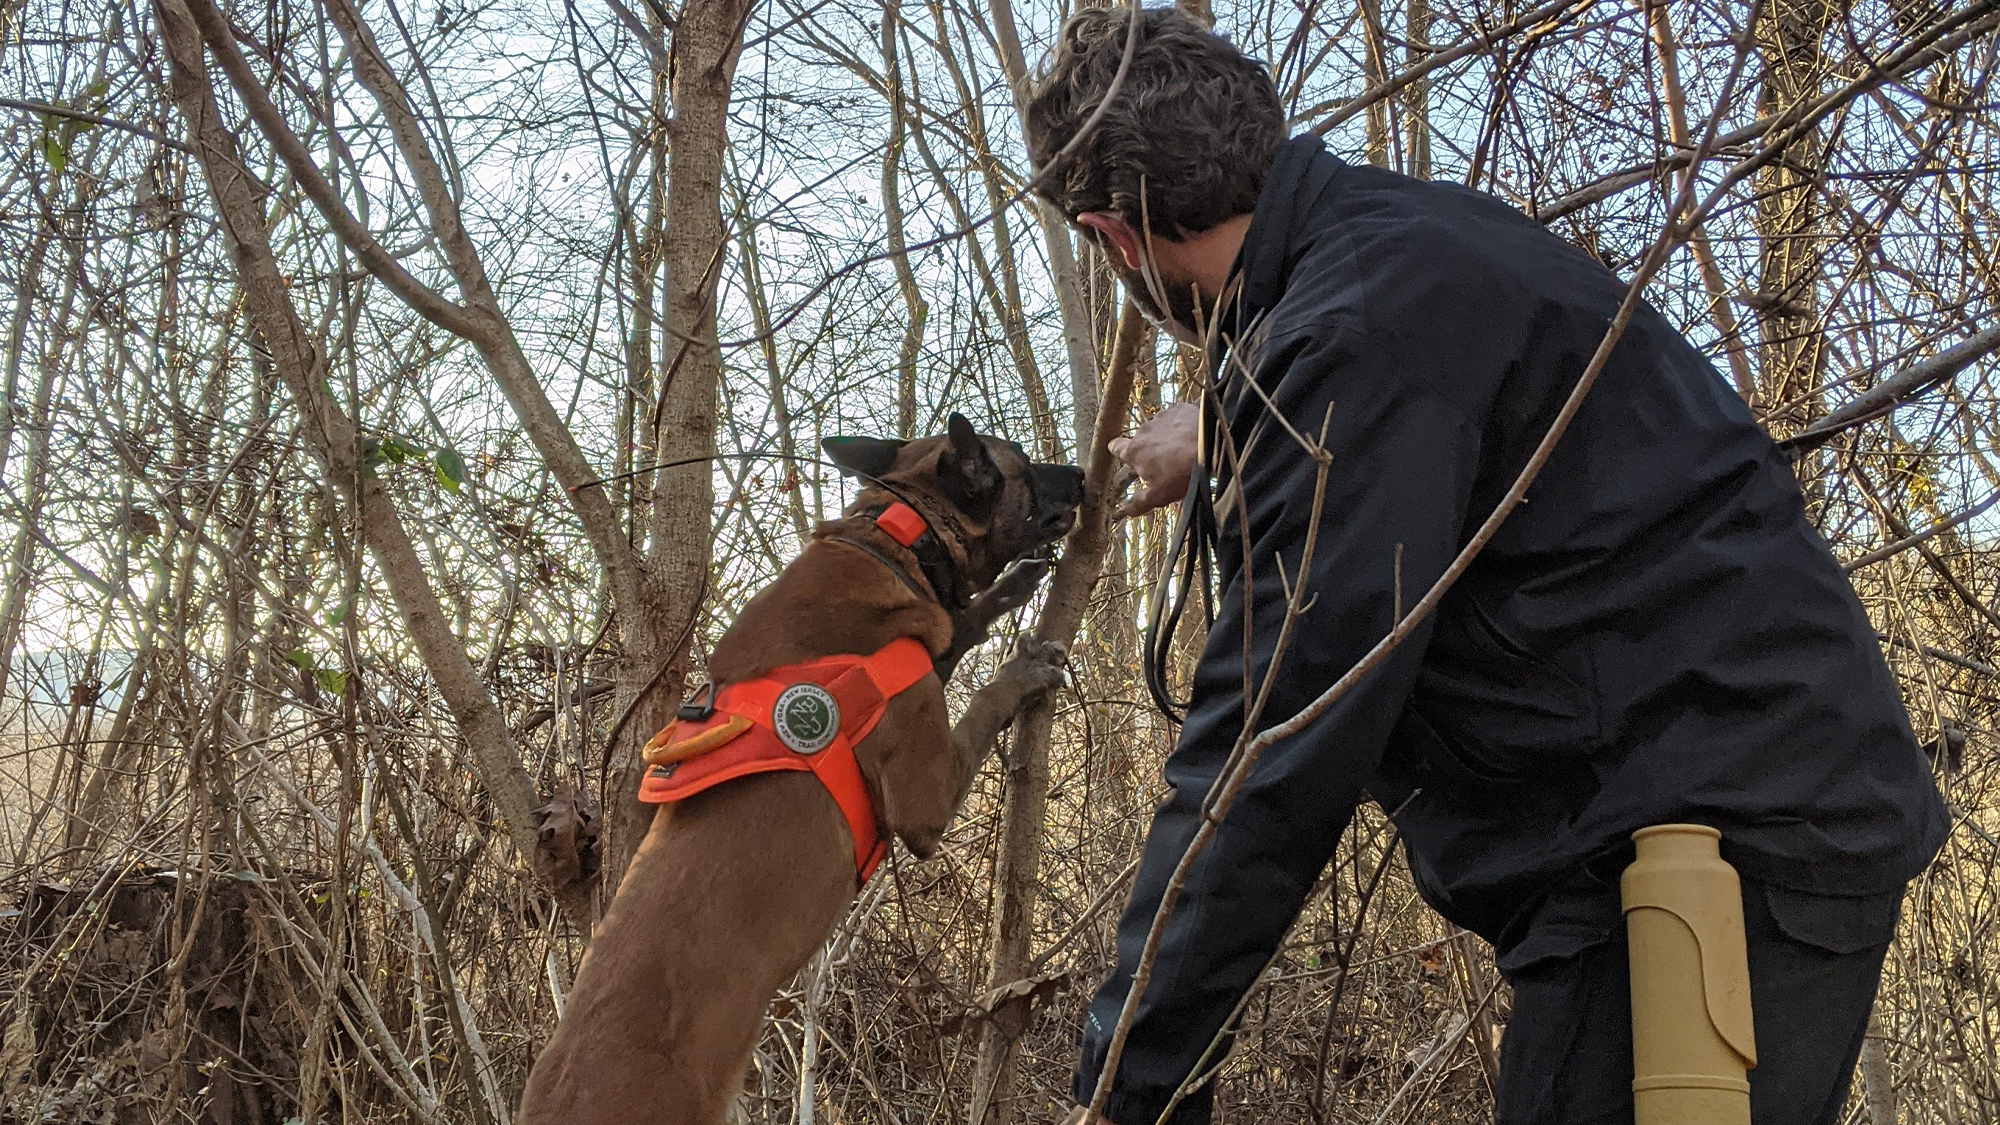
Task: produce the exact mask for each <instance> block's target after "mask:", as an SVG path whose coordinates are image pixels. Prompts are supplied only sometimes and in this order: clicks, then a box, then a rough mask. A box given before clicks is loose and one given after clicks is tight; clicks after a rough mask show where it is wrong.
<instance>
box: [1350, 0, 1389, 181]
mask: <svg viewBox="0 0 2000 1125" xmlns="http://www.w3.org/2000/svg"><path fill="white" fill-rule="evenodd" d="M1355 3H1356V4H1358V5H1359V6H1360V9H1361V31H1362V45H1363V54H1362V57H1361V73H1362V77H1363V78H1365V79H1366V80H1367V83H1368V85H1369V86H1380V85H1381V84H1382V83H1384V82H1387V81H1388V80H1389V43H1388V35H1387V34H1386V32H1385V31H1384V29H1383V27H1382V5H1381V2H1380V0H1355ZM1389 104H1390V103H1389V99H1387V98H1377V99H1375V100H1374V101H1372V102H1370V103H1368V146H1367V148H1366V150H1365V152H1364V155H1365V158H1366V159H1367V161H1368V163H1370V164H1373V165H1374V166H1375V167H1377V168H1387V167H1388V166H1389Z"/></svg>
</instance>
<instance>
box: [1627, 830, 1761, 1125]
mask: <svg viewBox="0 0 2000 1125" xmlns="http://www.w3.org/2000/svg"><path fill="white" fill-rule="evenodd" d="M1721 838H1722V834H1721V833H1720V832H1717V831H1716V830H1715V829H1713V828H1709V827H1707V826H1705V825H1700V824H1661V825H1656V826H1654V827H1652V828H1643V829H1640V830H1639V831H1638V832H1635V833H1633V834H1632V840H1633V842H1634V843H1635V844H1636V845H1637V847H1638V858H1637V859H1635V860H1634V861H1633V863H1632V865H1631V866H1630V867H1628V868H1626V869H1625V875H1624V878H1623V879H1622V880H1621V881H1620V882H1621V887H1620V890H1621V893H1622V896H1623V899H1624V908H1625V936H1626V944H1627V946H1628V948H1629V951H1630V957H1631V965H1632V1064H1633V1071H1632V1072H1633V1079H1632V1099H1633V1105H1634V1114H1633V1116H1634V1121H1635V1125H1749V1123H1750V1083H1749V1081H1748V1080H1747V1078H1746V1077H1745V1075H1746V1072H1747V1071H1749V1070H1750V1069H1751V1068H1752V1067H1754V1066H1756V1065H1757V1048H1756V1042H1755V1039H1754V1038H1753V1035H1752V1028H1751V1013H1750V966H1749V959H1748V954H1747V952H1746V950H1745V948H1744V940H1743V886H1742V883H1741V882H1740V881H1739V880H1738V879H1737V877H1736V869H1735V868H1733V867H1731V866H1729V864H1728V863H1726V862H1724V861H1723V858H1722V854H1721V851H1720V850H1719V848H1718V846H1717V845H1718V842H1719V841H1720V840H1721Z"/></svg>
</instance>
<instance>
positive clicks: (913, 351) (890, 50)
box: [882, 4, 931, 438]
mask: <svg viewBox="0 0 2000 1125" xmlns="http://www.w3.org/2000/svg"><path fill="white" fill-rule="evenodd" d="M897 22H898V21H897V18H896V8H895V5H894V4H885V5H883V8H882V84H883V86H884V87H885V89H886V90H887V92H888V98H889V141H888V143H887V144H885V145H883V146H882V216H883V218H884V220H886V222H887V224H888V228H889V251H890V253H891V254H893V255H895V256H894V257H892V258H890V259H889V260H890V262H892V263H893V264H894V265H895V267H896V289H897V291H898V292H899V293H901V294H902V295H903V313H904V316H905V317H907V320H906V321H905V322H904V325H903V343H902V345H901V347H899V348H898V349H897V351H896V436H897V437H900V438H913V437H916V436H917V356H918V355H919V354H920V353H921V352H922V350H923V346H924V321H925V320H926V319H927V318H928V317H929V316H930V311H931V307H930V305H929V304H928V303H927V302H925V300H924V297H923V293H922V292H921V291H919V290H918V289H917V275H916V271H914V270H912V269H911V268H910V258H909V255H907V254H906V253H904V251H903V248H904V247H905V246H906V245H908V242H907V240H906V239H905V237H904V234H903V198H902V190H903V189H902V181H901V172H902V163H903V137H904V135H905V133H906V132H907V131H908V127H907V125H906V123H905V122H906V118H907V117H908V110H907V108H906V107H905V106H904V104H903V99H904V92H903V67H902V51H901V50H899V49H898V48H897V46H896V25H897Z"/></svg>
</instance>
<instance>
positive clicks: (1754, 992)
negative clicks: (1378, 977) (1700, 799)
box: [1499, 880, 1901, 1125]
mask: <svg viewBox="0 0 2000 1125" xmlns="http://www.w3.org/2000/svg"><path fill="white" fill-rule="evenodd" d="M1607 895H1608V897H1607ZM1617 901H1618V900H1617V895H1616V892H1615V891H1612V890H1609V889H1608V888H1605V887H1602V886H1599V887H1595V888H1581V889H1578V890H1577V891H1575V892H1574V893H1570V894H1567V895H1561V896H1558V897H1557V898H1555V899H1552V900H1551V901H1550V903H1549V904H1548V905H1547V906H1545V907H1544V908H1543V909H1542V910H1541V911H1540V912H1539V913H1538V914H1537V916H1536V920H1535V922H1534V924H1533V925H1532V926H1531V928H1530V930H1529V933H1528V935H1527V936H1526V937H1525V938H1524V939H1523V940H1521V941H1520V942H1518V943H1516V944H1515V945H1514V946H1513V948H1511V949H1509V950H1507V951H1506V952H1505V953H1504V954H1503V955H1502V956H1501V958H1500V968H1501V972H1502V973H1503V974H1504V975H1505V976H1506V977H1507V980H1508V983H1509V984H1511V985H1512V986H1513V990H1514V1008H1513V1015H1512V1016H1511V1017H1510V1018H1509V1020H1508V1022H1507V1031H1506V1038H1505V1039H1504V1040H1503V1042H1502V1044H1501V1049H1500V1092H1499V1125H1530V1123H1533V1125H1630V1122H1631V1121H1632V998H1631V982H1630V978H1629V977H1628V976H1627V972H1628V970H1627V967H1626V960H1625V930H1624V926H1623V925H1622V924H1619V922H1618V920H1617V919H1616V913H1617V909H1618V906H1617ZM1900 903H1901V895H1900V894H1895V895H1888V896H1877V897H1874V898H1857V899H1834V898H1826V897H1823V896H1814V895H1802V894H1798V893H1796V892H1791V891H1785V890H1782V889H1780V888H1776V887H1771V886H1766V885H1761V884H1756V883H1751V882H1749V881H1747V880H1746V881H1745V882H1744V885H1743V913H1744V936H1745V937H1746V938H1747V939H1748V943H1749V951H1750V995H1751V1004H1752V1006H1753V1014H1754V1017H1755V1020H1756V1037H1757V1067H1756V1069H1755V1070H1752V1071H1751V1072H1750V1116H1751V1120H1752V1121H1753V1122H1754V1123H1755V1125H1831V1123H1833V1122H1836V1121H1837V1120H1838V1119H1839V1114H1840V1111H1841V1107H1842V1104H1843V1103H1844V1102H1845V1100H1846V1098H1847V1089H1848V1084H1849V1080H1850V1078H1851V1077H1852V1075H1853V1072H1854V1061H1855V1058H1856V1056H1857V1055H1859V1054H1860V1051H1861V1039H1862V1033H1863V1031H1864V1029H1865V1028H1866V1027H1867V1025H1868V1012H1869V1009H1870V1008H1871V1007H1872V1006H1873V1004H1874V1002H1875V986H1876V984H1877V982H1878V981H1879V980H1880V978H1881V974H1882V958H1883V954H1884V953H1886V952H1887V949H1888V943H1889V940H1890V938H1891V937H1893V936H1894V933H1895V924H1896V915H1897V911H1898V909H1899V907H1900Z"/></svg>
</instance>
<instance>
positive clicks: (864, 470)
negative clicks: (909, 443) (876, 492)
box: [819, 437, 903, 480]
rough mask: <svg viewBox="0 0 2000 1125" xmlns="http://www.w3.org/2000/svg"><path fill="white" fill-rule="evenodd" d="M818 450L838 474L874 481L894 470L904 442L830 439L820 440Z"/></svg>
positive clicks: (867, 438) (861, 438)
mask: <svg viewBox="0 0 2000 1125" xmlns="http://www.w3.org/2000/svg"><path fill="white" fill-rule="evenodd" d="M819 447H820V448H821V449H822V450H825V451H826V459H827V460H829V461H831V462H833V463H834V464H836V465H838V466H840V471H841V472H844V473H850V474H852V475H854V476H857V477H860V478H861V479H863V480H874V479H876V478H878V477H881V476H883V475H884V474H886V473H888V471H889V470H890V469H893V468H895V467H896V454H897V452H898V451H900V450H901V449H902V448H903V443H902V442H900V441H888V440H884V439H882V438H872V437H830V438H823V439H821V441H820V443H819Z"/></svg>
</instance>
